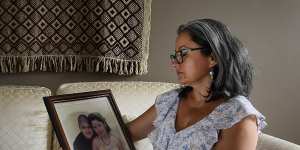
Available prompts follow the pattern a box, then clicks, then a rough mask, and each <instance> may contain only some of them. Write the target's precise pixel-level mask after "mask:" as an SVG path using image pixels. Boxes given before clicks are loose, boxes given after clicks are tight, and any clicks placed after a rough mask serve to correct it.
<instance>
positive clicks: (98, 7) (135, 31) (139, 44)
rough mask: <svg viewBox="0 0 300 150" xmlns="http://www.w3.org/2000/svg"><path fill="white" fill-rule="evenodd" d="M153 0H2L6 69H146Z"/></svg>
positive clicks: (1, 61)
mask: <svg viewBox="0 0 300 150" xmlns="http://www.w3.org/2000/svg"><path fill="white" fill-rule="evenodd" d="M150 6H151V0H30V1H28V0H1V1H0V70H1V72H4V73H14V72H30V71H52V72H69V71H76V72H109V73H114V74H119V75H142V74H145V73H147V59H148V55H149V35H150V14H151V13H150Z"/></svg>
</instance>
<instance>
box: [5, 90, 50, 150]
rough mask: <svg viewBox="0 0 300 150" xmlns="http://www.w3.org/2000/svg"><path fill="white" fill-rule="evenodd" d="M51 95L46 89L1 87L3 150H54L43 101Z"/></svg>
mask: <svg viewBox="0 0 300 150" xmlns="http://www.w3.org/2000/svg"><path fill="white" fill-rule="evenodd" d="M50 94H51V92H50V90H49V89H47V88H44V87H37V86H0V114H1V117H0V150H20V149H28V150H29V149H30V150H47V149H48V150H49V149H50V145H51V143H50V140H51V133H50V132H49V131H50V130H49V129H50V128H51V127H50V124H49V117H48V113H47V110H46V108H45V106H44V103H43V99H42V97H44V96H50ZM48 137H49V138H48Z"/></svg>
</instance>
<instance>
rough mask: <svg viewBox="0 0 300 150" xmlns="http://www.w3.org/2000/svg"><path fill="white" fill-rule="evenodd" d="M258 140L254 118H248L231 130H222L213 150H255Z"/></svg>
mask: <svg viewBox="0 0 300 150" xmlns="http://www.w3.org/2000/svg"><path fill="white" fill-rule="evenodd" d="M257 139H258V133H257V123H256V117H255V116H248V117H246V118H244V119H243V120H241V121H240V122H239V123H237V124H235V125H234V126H232V127H231V128H228V129H224V130H222V131H221V133H220V135H219V142H218V143H217V144H216V145H215V147H214V150H256V144H257Z"/></svg>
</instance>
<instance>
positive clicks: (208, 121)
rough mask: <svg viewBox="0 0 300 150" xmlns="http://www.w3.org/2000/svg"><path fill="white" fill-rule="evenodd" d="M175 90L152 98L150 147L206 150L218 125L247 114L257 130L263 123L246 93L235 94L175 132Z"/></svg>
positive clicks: (224, 125) (215, 138)
mask: <svg viewBox="0 0 300 150" xmlns="http://www.w3.org/2000/svg"><path fill="white" fill-rule="evenodd" d="M178 94H179V92H178V90H171V91H168V92H166V93H163V94H162V95H159V96H158V97H157V98H156V101H155V107H156V111H157V117H156V119H155V120H154V122H153V125H154V130H153V131H152V132H151V133H150V134H149V135H148V137H149V139H150V140H151V143H152V145H153V149H154V150H210V149H212V147H213V145H214V144H215V143H216V142H217V141H218V133H219V132H220V130H221V129H226V128H230V127H232V126H233V125H234V124H236V123H238V122H239V121H240V120H242V119H243V118H245V117H246V116H248V115H255V116H256V118H257V123H258V131H259V133H260V131H261V130H262V129H263V128H264V127H265V126H266V122H265V121H264V120H265V117H264V116H263V115H262V114H261V113H260V112H258V111H257V110H256V109H255V108H254V107H253V105H252V104H251V102H250V101H249V100H248V99H247V98H246V97H244V96H235V97H233V98H231V99H229V100H227V101H225V102H223V103H221V104H220V105H219V106H217V107H216V108H215V109H214V110H213V111H212V112H211V113H210V114H209V115H207V116H206V117H204V118H203V119H201V120H200V121H198V122H196V123H195V124H193V125H191V126H189V127H187V128H185V129H182V130H180V131H178V132H176V129H175V118H176V112H177V107H178V102H179V100H180V99H179V97H178Z"/></svg>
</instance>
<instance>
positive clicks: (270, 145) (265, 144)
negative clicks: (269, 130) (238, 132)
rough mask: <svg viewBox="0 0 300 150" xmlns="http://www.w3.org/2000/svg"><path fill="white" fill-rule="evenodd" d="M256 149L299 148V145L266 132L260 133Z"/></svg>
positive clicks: (287, 149)
mask: <svg viewBox="0 0 300 150" xmlns="http://www.w3.org/2000/svg"><path fill="white" fill-rule="evenodd" d="M256 149H257V150H300V146H299V145H296V144H294V143H291V142H289V141H286V140H283V139H279V138H277V137H274V136H270V135H267V134H260V136H259V139H258V143H257V147H256Z"/></svg>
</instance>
